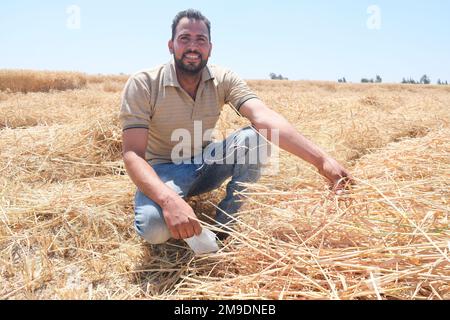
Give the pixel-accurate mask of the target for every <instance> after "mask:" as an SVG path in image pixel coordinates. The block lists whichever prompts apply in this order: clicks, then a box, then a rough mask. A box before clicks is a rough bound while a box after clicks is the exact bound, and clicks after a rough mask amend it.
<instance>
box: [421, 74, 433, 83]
mask: <svg viewBox="0 0 450 320" xmlns="http://www.w3.org/2000/svg"><path fill="white" fill-rule="evenodd" d="M420 83H421V84H430V83H431V80H430V78H428V76H427V75H426V74H424V75H423V76H422V78H420Z"/></svg>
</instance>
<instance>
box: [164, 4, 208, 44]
mask: <svg viewBox="0 0 450 320" xmlns="http://www.w3.org/2000/svg"><path fill="white" fill-rule="evenodd" d="M183 18H188V19H189V20H198V21H203V22H204V23H205V24H206V27H207V28H208V36H209V41H211V22H210V21H209V20H208V18H206V17H205V16H204V15H203V14H202V13H201V12H200V11H198V10H195V9H188V10H184V11H181V12H178V14H177V15H176V16H175V18H174V19H173V23H172V41H173V40H175V33H176V30H177V26H178V23H180V20H181V19H183Z"/></svg>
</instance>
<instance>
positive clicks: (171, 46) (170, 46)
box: [167, 40, 173, 54]
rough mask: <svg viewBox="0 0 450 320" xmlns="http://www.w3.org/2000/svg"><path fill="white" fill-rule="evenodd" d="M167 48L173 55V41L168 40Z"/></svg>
mask: <svg viewBox="0 0 450 320" xmlns="http://www.w3.org/2000/svg"><path fill="white" fill-rule="evenodd" d="M167 46H168V47H169V51H170V54H173V41H172V40H169V42H168V43H167Z"/></svg>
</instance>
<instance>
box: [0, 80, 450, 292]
mask: <svg viewBox="0 0 450 320" xmlns="http://www.w3.org/2000/svg"><path fill="white" fill-rule="evenodd" d="M100 78H101V77H99V78H98V79H97V78H95V79H89V80H88V84H87V87H86V88H83V89H80V90H74V91H70V92H69V91H67V92H52V93H48V94H43V93H34V94H28V95H25V94H22V93H2V94H1V95H0V111H1V112H0V115H1V119H0V121H2V122H1V123H0V128H3V129H1V130H0V148H1V150H2V152H1V154H0V217H1V225H0V239H1V240H0V275H1V277H2V282H1V283H2V286H1V287H0V298H2V299H25V298H28V299H36V298H37V299H44V298H45V299H48V298H50V299H142V298H150V299H186V298H189V299H208V298H209V299H215V298H236V299H243V298H252V299H253V298H255V299H260V298H268V299H450V288H449V283H450V267H449V266H450V264H449V250H450V247H449V246H450V244H449V236H450V234H449V233H450V232H449V221H448V218H449V217H448V215H449V211H450V210H449V209H450V208H449V202H448V199H449V198H450V194H449V190H450V185H449V184H450V183H449V181H450V129H449V125H448V122H449V117H450V112H449V108H448V105H449V104H450V91H449V90H448V88H447V87H433V86H403V85H353V84H335V83H321V82H291V81H280V82H271V81H250V85H251V86H252V87H253V89H254V90H255V92H256V93H257V94H258V95H259V96H260V97H261V98H262V99H263V100H264V101H266V102H267V104H269V105H271V106H273V108H274V109H276V110H278V111H280V112H281V113H283V114H284V115H285V116H286V118H288V119H289V120H290V121H291V122H292V123H294V124H295V126H296V127H297V128H299V129H300V130H301V131H302V132H303V133H304V134H305V135H306V136H308V137H310V138H312V139H313V140H314V141H316V142H318V143H319V144H321V145H322V146H323V147H324V148H325V149H326V150H327V151H329V152H330V153H331V154H333V156H335V157H337V158H338V159H340V160H341V161H342V162H343V163H345V164H346V165H347V166H348V167H349V168H350V169H351V171H352V173H353V174H354V176H355V177H356V179H357V184H356V185H355V186H354V187H353V188H352V190H351V191H350V192H348V193H347V194H345V195H343V196H341V197H339V198H337V197H335V196H333V195H331V194H330V193H329V191H328V190H327V186H326V183H325V182H324V180H323V179H322V178H321V177H320V176H319V175H318V174H317V173H316V172H315V170H313V169H312V168H311V166H309V165H307V164H305V163H303V162H302V161H299V160H298V159H296V158H295V157H293V156H291V155H288V154H286V153H284V152H281V153H280V156H281V158H280V173H279V175H278V176H275V177H273V176H272V177H263V179H262V180H261V181H260V183H259V184H257V185H252V186H249V188H248V189H247V191H246V193H245V196H246V197H247V201H246V205H245V206H244V208H243V211H242V212H241V214H240V220H239V221H240V222H239V223H238V226H237V228H236V230H235V231H233V232H232V234H231V237H230V239H229V240H227V241H226V242H225V243H223V246H222V249H221V250H220V251H219V252H218V253H217V254H213V255H205V256H199V257H195V256H194V255H193V253H192V252H191V251H190V250H189V249H188V248H187V246H186V244H185V243H184V242H182V241H170V242H169V243H168V244H165V245H162V246H150V245H147V244H145V243H144V242H143V241H142V240H140V239H139V238H138V236H137V235H136V233H135V231H134V229H133V193H134V190H135V188H134V186H133V184H132V183H131V181H130V180H129V179H128V177H127V176H126V175H124V171H123V165H122V162H121V160H120V135H121V133H120V128H119V126H118V123H117V110H118V104H119V97H120V91H121V89H120V86H121V84H123V83H124V81H123V79H115V78H108V77H104V78H102V79H100ZM12 108H14V112H8V110H10V109H12ZM245 124H246V122H245V121H244V120H243V119H241V118H238V117H237V116H236V115H235V114H234V112H233V111H232V110H229V109H228V108H227V109H226V110H225V112H224V113H223V115H222V117H221V119H220V122H219V125H218V126H219V128H220V129H222V130H225V129H230V128H236V129H237V128H239V127H240V126H242V125H245ZM223 193H224V190H223V188H221V189H219V190H217V191H215V192H213V193H211V194H208V195H205V196H200V197H196V198H193V199H190V201H189V202H190V204H191V205H192V206H193V207H194V210H195V211H196V212H197V213H198V214H199V215H200V216H201V217H202V219H203V220H204V221H205V223H206V222H210V219H209V217H212V216H213V215H214V205H216V204H217V203H218V201H219V199H220V197H221V196H223Z"/></svg>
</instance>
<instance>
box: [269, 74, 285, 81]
mask: <svg viewBox="0 0 450 320" xmlns="http://www.w3.org/2000/svg"><path fill="white" fill-rule="evenodd" d="M269 76H270V79H272V80H289V79H288V78H285V77H283V76H282V75H281V74H279V75H276V74H275V73H273V72H272V73H270V74H269Z"/></svg>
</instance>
